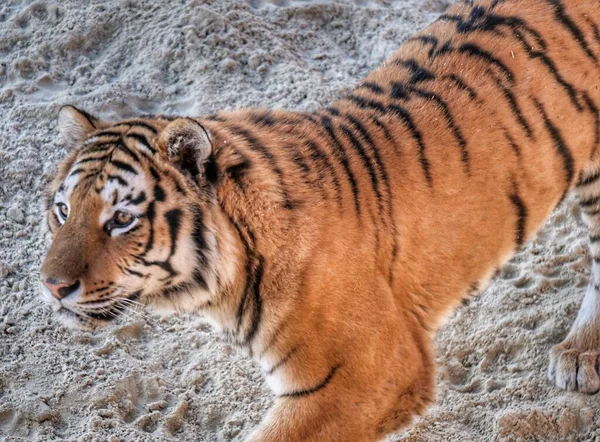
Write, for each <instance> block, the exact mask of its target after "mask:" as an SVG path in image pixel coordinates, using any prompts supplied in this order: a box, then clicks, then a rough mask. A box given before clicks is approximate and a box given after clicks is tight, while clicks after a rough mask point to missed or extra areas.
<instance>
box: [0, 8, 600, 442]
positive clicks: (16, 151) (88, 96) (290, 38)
mask: <svg viewBox="0 0 600 442" xmlns="http://www.w3.org/2000/svg"><path fill="white" fill-rule="evenodd" d="M444 7H445V4H444V3H443V2H440V1H432V0H429V1H419V0H402V1H400V0H398V1H389V0H388V1H384V0H381V1H379V2H375V1H358V2H352V0H346V1H341V0H340V1H321V2H308V1H285V0H279V1H272V2H266V1H265V2H262V1H259V0H253V1H249V2H244V1H241V0H237V1H234V0H225V1H217V0H208V1H198V0H193V1H158V0H156V1H153V2H152V1H143V0H107V1H104V0H96V1H91V2H87V1H83V0H81V1H74V0H69V1H60V2H59V1H55V2H51V1H37V2H30V1H26V0H24V1H17V0H8V1H6V0H4V1H2V2H0V439H2V438H5V439H6V440H15V441H16V440H63V439H68V440H78V441H91V440H99V441H107V440H113V441H116V440H142V441H167V440H168V441H171V440H195V441H229V440H238V441H239V440H241V439H242V438H243V436H244V435H246V434H247V433H248V432H249V430H250V429H251V428H252V427H253V426H254V425H255V424H256V423H257V422H258V421H259V419H260V417H261V415H262V414H263V413H264V412H265V410H266V409H267V408H268V407H269V405H270V403H271V401H272V396H271V395H270V392H269V390H268V389H267V387H266V386H265V384H264V383H263V381H262V378H261V375H260V373H259V371H258V370H257V369H256V368H255V367H254V366H253V365H252V363H251V362H250V361H249V360H248V359H246V358H245V357H242V356H241V355H238V354H236V351H235V349H232V348H231V347H229V346H228V345H226V344H224V343H223V341H222V340H221V339H220V338H219V337H218V336H217V335H216V334H214V333H213V332H211V331H210V329H209V327H208V326H207V325H205V324H204V322H203V321H202V319H201V318H199V317H194V316H183V317H172V318H168V319H159V318H156V317H151V316H149V315H141V316H136V317H133V318H129V320H128V321H122V322H121V323H118V324H116V325H115V326H112V327H110V328H108V329H105V330H102V331H99V332H95V333H83V332H71V331H69V330H67V329H65V328H64V327H62V326H60V325H58V324H57V323H56V322H55V321H54V320H53V317H52V314H51V312H50V309H49V308H48V307H46V306H45V305H43V304H42V302H41V300H40V299H39V297H38V293H37V290H38V289H37V279H38V274H39V266H40V262H41V259H42V257H43V254H44V251H45V249H46V243H45V240H44V235H43V233H42V230H43V229H42V228H41V225H43V215H42V213H41V209H40V206H41V203H40V201H41V193H42V191H43V189H44V187H45V186H46V184H47V182H48V180H49V177H50V175H51V173H52V169H53V166H54V165H55V164H56V163H57V161H58V160H59V159H60V158H62V157H63V155H64V154H65V150H64V148H63V147H62V145H61V143H60V139H59V137H58V135H57V130H56V124H55V120H56V114H57V111H58V108H59V106H60V105H62V104H66V103H73V104H76V105H78V106H82V107H83V108H85V109H87V110H89V111H93V112H95V113H97V114H99V115H101V116H103V117H105V118H119V117H124V116H130V115H135V114H139V113H148V112H153V113H155V112H164V113H179V114H186V115H200V114H204V113H208V112H212V111H215V110H217V109H223V108H237V107H243V106H269V107H286V108H296V109H314V108H316V107H317V106H320V105H324V104H326V103H328V102H329V101H331V100H332V99H333V98H334V97H336V96H338V95H339V94H340V93H342V92H344V91H345V90H347V89H348V88H350V87H352V85H353V84H355V83H356V82H357V80H359V79H360V78H361V77H362V76H364V75H365V74H366V73H367V72H368V71H369V70H370V69H372V68H374V67H375V66H376V65H377V64H378V63H380V62H381V61H382V60H383V58H384V57H385V55H387V54H389V53H391V52H392V51H393V50H394V48H396V47H397V46H398V44H399V43H401V42H402V41H403V40H404V39H406V38H407V36H409V35H410V34H411V33H413V32H414V31H415V30H416V29H419V28H422V27H423V26H424V25H425V24H427V23H428V22H430V21H432V20H434V19H435V17H436V16H437V15H438V14H439V13H440V12H441V11H442V10H443V8H444ZM573 215H575V216H573ZM588 268H589V257H588V252H587V248H586V245H585V240H584V232H583V229H582V225H581V223H580V221H579V213H578V211H577V209H576V206H575V205H574V202H573V201H568V202H567V203H565V204H564V205H563V206H562V207H561V208H560V209H559V210H558V212H557V213H556V214H555V215H554V216H553V217H552V219H551V220H550V221H549V222H548V224H547V225H546V227H545V228H544V230H543V231H542V232H541V233H540V234H539V235H538V236H537V238H536V239H535V240H533V241H532V242H531V243H529V244H528V245H527V246H526V247H525V249H524V251H523V252H521V253H520V254H518V255H517V256H516V258H515V259H514V260H513V261H512V262H511V263H510V264H508V265H507V266H506V267H505V268H504V269H503V271H502V273H501V275H500V276H499V277H498V278H497V279H496V280H495V281H494V282H493V284H492V286H491V287H490V288H489V289H488V290H487V291H485V292H484V293H483V294H482V295H481V297H479V298H478V299H476V300H474V301H473V302H472V303H471V304H470V305H469V306H467V307H464V308H462V309H461V310H460V311H458V312H456V313H455V314H454V315H453V317H452V318H451V319H450V320H449V322H448V324H447V325H446V326H445V327H444V328H443V330H442V331H441V332H440V333H439V335H438V338H437V345H438V351H437V355H438V356H437V357H438V363H439V367H440V369H439V375H438V404H437V406H435V407H433V408H432V409H431V410H430V411H429V413H428V414H427V416H425V417H424V418H423V419H420V420H419V421H418V422H417V423H416V425H415V426H414V427H413V428H411V429H409V430H407V431H406V432H404V433H402V434H398V435H396V436H394V437H392V438H391V439H392V440H394V441H410V442H417V441H444V442H448V441H490V440H492V441H554V440H564V441H576V440H581V441H584V440H585V441H591V440H596V441H600V412H599V411H598V408H599V405H600V398H599V396H598V395H596V396H590V397H585V396H581V395H578V394H573V393H564V392H561V391H558V390H556V389H555V388H553V386H552V385H550V384H549V382H548V381H547V380H546V375H545V371H546V365H547V353H548V350H549V348H550V347H551V345H553V344H554V343H557V342H559V341H560V340H561V339H562V337H563V336H564V335H565V334H566V332H567V331H568V327H569V326H570V323H571V322H572V320H573V319H574V316H575V313H576V311H577V308H578V306H579V303H580V301H581V298H582V295H583V290H584V287H585V285H586V283H587V280H588V277H589V271H588Z"/></svg>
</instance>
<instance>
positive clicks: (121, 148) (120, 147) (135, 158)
mask: <svg viewBox="0 0 600 442" xmlns="http://www.w3.org/2000/svg"><path fill="white" fill-rule="evenodd" d="M116 148H117V149H118V150H119V151H120V152H122V153H124V154H125V155H127V156H128V157H130V158H131V159H132V160H133V161H136V162H139V161H140V157H138V156H137V154H136V153H135V152H134V151H132V150H131V149H130V148H129V147H127V145H125V144H124V143H117V146H116Z"/></svg>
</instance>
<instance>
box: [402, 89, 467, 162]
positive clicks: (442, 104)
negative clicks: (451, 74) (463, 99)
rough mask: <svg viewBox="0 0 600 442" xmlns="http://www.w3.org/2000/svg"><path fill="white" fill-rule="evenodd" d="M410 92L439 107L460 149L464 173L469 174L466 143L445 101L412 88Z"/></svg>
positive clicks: (435, 95) (424, 91) (431, 93)
mask: <svg viewBox="0 0 600 442" xmlns="http://www.w3.org/2000/svg"><path fill="white" fill-rule="evenodd" d="M411 92H414V93H416V94H417V95H419V96H420V97H422V98H425V99H428V100H433V101H435V102H436V104H437V105H438V106H439V108H440V110H441V111H442V115H443V116H444V119H445V120H446V124H447V125H448V128H449V129H450V130H451V131H452V134H453V135H454V138H456V142H457V143H458V146H459V148H460V160H461V161H462V163H463V166H464V168H465V171H466V172H467V173H468V172H469V151H468V150H467V141H466V140H465V137H464V136H463V134H462V131H461V130H460V128H459V127H458V126H457V125H456V124H455V123H454V118H453V117H452V113H451V112H450V109H449V108H448V103H446V101H445V100H444V99H442V97H440V96H439V95H438V94H435V93H433V92H431V91H426V90H422V89H416V88H412V89H411Z"/></svg>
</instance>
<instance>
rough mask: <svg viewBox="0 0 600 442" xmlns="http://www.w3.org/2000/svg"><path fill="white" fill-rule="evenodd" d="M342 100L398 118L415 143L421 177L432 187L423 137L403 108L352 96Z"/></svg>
mask: <svg viewBox="0 0 600 442" xmlns="http://www.w3.org/2000/svg"><path fill="white" fill-rule="evenodd" d="M344 100H349V101H352V102H353V103H355V104H356V105H357V106H358V107H360V108H362V109H374V110H376V111H378V112H380V113H381V114H383V115H385V114H388V113H389V114H391V115H393V116H395V117H397V118H399V119H400V120H401V121H402V123H403V124H404V125H405V126H406V127H407V128H408V130H409V131H410V133H411V135H412V137H413V138H414V140H415V141H416V143H417V148H418V156H419V164H420V165H421V168H422V170H423V175H424V176H425V180H426V181H427V183H428V184H429V185H432V177H431V173H430V170H429V169H430V165H429V160H428V159H427V156H426V155H425V143H424V142H423V135H422V134H421V132H420V131H419V129H418V128H417V126H416V125H415V123H414V121H413V119H412V117H411V116H410V113H409V112H408V111H407V110H406V109H404V108H403V107H400V106H398V105H389V106H384V105H383V104H381V103H379V102H377V101H374V100H366V99H364V98H362V97H357V96H354V95H349V96H348V97H346V98H344Z"/></svg>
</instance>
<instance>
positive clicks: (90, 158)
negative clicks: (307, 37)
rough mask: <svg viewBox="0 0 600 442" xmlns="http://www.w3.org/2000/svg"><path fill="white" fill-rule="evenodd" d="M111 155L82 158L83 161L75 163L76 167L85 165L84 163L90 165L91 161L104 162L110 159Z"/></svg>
mask: <svg viewBox="0 0 600 442" xmlns="http://www.w3.org/2000/svg"><path fill="white" fill-rule="evenodd" d="M109 156H110V155H100V156H98V157H85V158H82V159H81V160H77V162H76V163H75V165H76V166H77V165H79V164H83V163H89V162H90V161H104V160H106V159H108V157H109Z"/></svg>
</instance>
